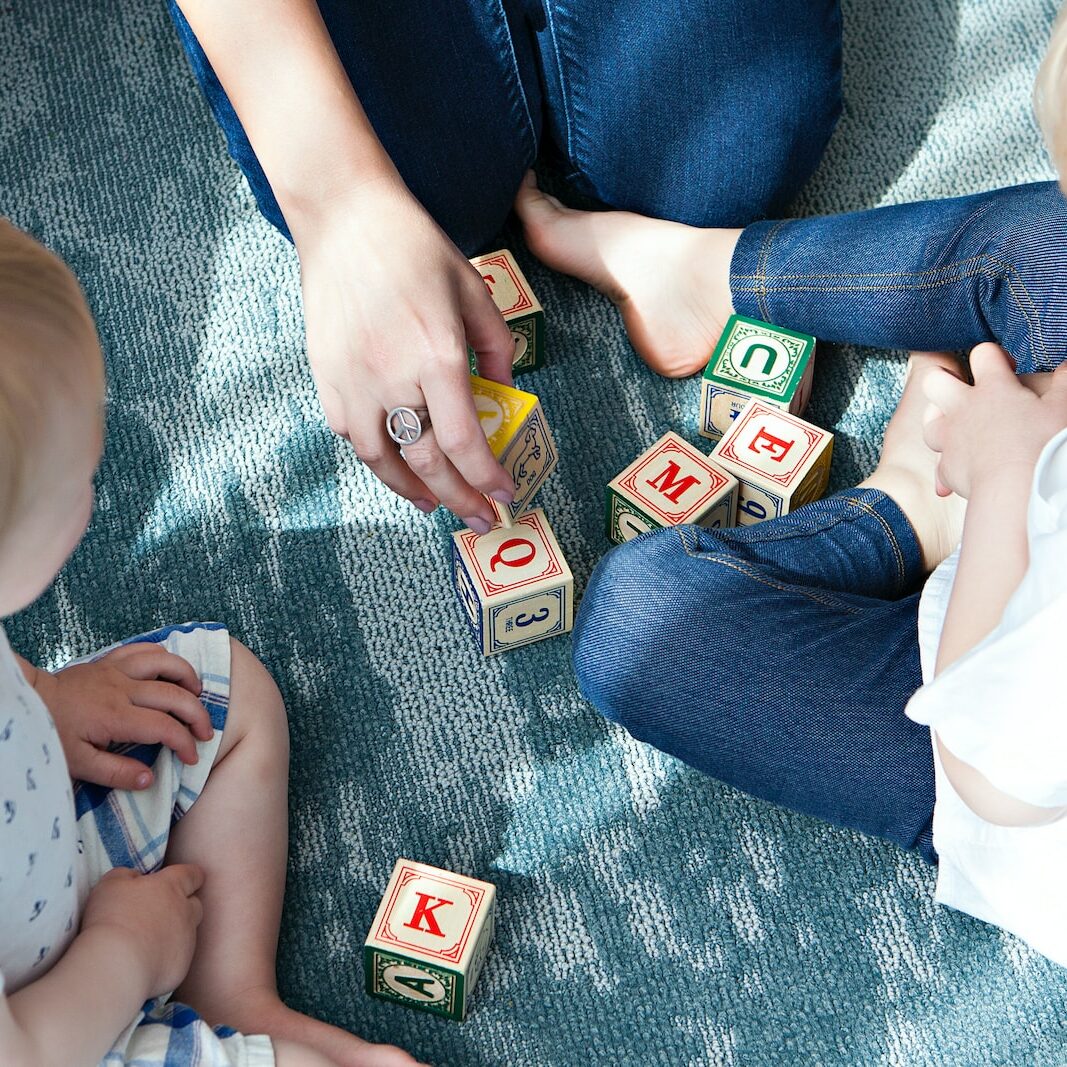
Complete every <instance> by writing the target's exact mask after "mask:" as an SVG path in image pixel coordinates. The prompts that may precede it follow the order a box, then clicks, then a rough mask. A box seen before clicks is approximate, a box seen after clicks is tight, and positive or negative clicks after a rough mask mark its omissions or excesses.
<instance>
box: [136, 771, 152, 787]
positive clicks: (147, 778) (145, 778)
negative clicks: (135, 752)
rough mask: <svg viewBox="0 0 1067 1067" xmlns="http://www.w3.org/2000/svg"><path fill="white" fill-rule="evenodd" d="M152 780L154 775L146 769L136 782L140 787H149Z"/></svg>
mask: <svg viewBox="0 0 1067 1067" xmlns="http://www.w3.org/2000/svg"><path fill="white" fill-rule="evenodd" d="M151 781H152V776H151V775H150V774H149V773H148V772H147V771H145V773H144V774H139V775H137V782H136V785H137V788H138V789H147V788H148V783H149V782H151Z"/></svg>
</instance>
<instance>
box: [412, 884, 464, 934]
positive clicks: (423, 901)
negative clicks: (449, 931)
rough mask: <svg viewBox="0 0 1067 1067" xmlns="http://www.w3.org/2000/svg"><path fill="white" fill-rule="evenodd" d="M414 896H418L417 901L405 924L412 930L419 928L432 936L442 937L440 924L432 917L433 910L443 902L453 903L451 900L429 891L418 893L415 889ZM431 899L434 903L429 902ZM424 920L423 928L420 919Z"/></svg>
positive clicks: (442, 932)
mask: <svg viewBox="0 0 1067 1067" xmlns="http://www.w3.org/2000/svg"><path fill="white" fill-rule="evenodd" d="M416 896H417V897H418V898H419V903H418V904H417V905H416V907H415V914H414V915H412V916H411V918H410V919H408V921H407V922H406V923H404V925H405V926H407V927H410V928H411V929H412V930H420V931H421V932H422V933H426V934H433V936H434V937H444V936H445V933H444V931H443V930H442V929H441V927H440V926H438V925H437V919H436V918H435V917H434V911H436V910H437V908H440V907H441V906H442V905H444V904H451V903H453V902H452V901H451V900H445V899H444V897H434V896H431V895H430V894H429V893H419V892H417V891H416ZM431 900H436V901H437V903H436V904H431V903H430V901H431ZM423 919H425V920H426V927H425V929H423V925H422V921H423Z"/></svg>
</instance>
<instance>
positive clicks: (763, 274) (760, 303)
mask: <svg viewBox="0 0 1067 1067" xmlns="http://www.w3.org/2000/svg"><path fill="white" fill-rule="evenodd" d="M787 221H788V219H782V220H781V221H780V222H777V223H775V225H774V226H772V227H771V228H770V229H769V230H768V231H767V234H766V236H765V237H764V238H763V241H762V243H761V244H760V250H759V257H758V258H757V260H756V271H757V275H756V277H757V280H758V281H761V282H763V285H762V286H761V287H760V288H757V289H756V306H757V307H758V308H759V313H760V315H761V316H762V317H763V318H764V319H766V320H769V319H770V317H771V310H770V305H769V304H768V303H767V260H768V259H770V256H771V245H772V244H774V238H775V236H776V235H777V233H778V231H779V230H780V229H781V228H782V227H783V226H784V225H785V224H786V222H787ZM738 277H741V278H747V277H750V275H746V274H741V275H738ZM731 285H732V279H731Z"/></svg>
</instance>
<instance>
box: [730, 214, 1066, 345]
mask: <svg viewBox="0 0 1067 1067" xmlns="http://www.w3.org/2000/svg"><path fill="white" fill-rule="evenodd" d="M770 236H771V235H770V234H769V235H768V238H767V239H768V240H769V239H770ZM763 266H764V265H763V264H762V263H761V268H763ZM946 272H953V273H951V274H949V276H948V277H941V278H936V280H931V281H918V280H916V281H915V282H914V283H913V284H901V283H899V282H894V283H893V284H884V283H883V284H881V285H876V284H870V285H829V286H828V285H782V284H780V283H781V282H783V281H785V282H788V281H808V282H817V281H823V280H826V281H845V280H847V279H852V278H870V279H872V280H873V279H891V278H914V279H923V278H927V277H932V276H934V275H939V274H945V273H946ZM997 272H999V273H1001V274H1002V275H1003V277H1004V280H1005V282H1006V283H1007V286H1008V292H1009V293H1010V294H1011V297H1012V300H1014V301H1015V305H1016V307H1017V308H1018V309H1019V314H1020V315H1022V317H1023V319H1024V320H1025V321H1026V324H1027V326H1028V327H1029V330H1030V336H1031V342H1032V347H1033V348H1035V349H1036V350H1037V351H1038V352H1039V353H1040V356H1041V359H1042V361H1043V362H1047V361H1048V350H1047V347H1046V345H1045V338H1044V334H1043V332H1042V330H1041V321H1040V316H1039V315H1038V314H1037V311H1036V309H1035V305H1034V298H1033V296H1032V295H1031V293H1030V290H1029V289H1028V288H1027V287H1026V283H1025V282H1024V281H1023V280H1022V279H1021V278H1020V277H1019V272H1018V271H1017V270H1016V269H1015V267H1014V266H1013V265H1012V264H1011V263H1008V262H1007V261H1006V260H1002V259H996V258H994V257H993V256H989V255H987V254H982V255H980V256H972V257H970V258H969V259H961V260H959V261H957V262H956V263H946V264H945V265H943V266H941V267H931V268H930V269H929V270H925V271H893V272H889V273H879V274H783V275H779V276H778V277H776V278H775V284H773V285H771V284H769V283H768V278H767V275H766V273H765V269H761V270H760V272H759V273H758V274H736V275H733V276H732V277H731V279H730V284H731V287H732V288H733V289H735V290H736V291H737V292H739V293H755V294H756V298H757V303H758V305H759V308H760V314H762V315H764V316H766V315H767V314H768V308H769V305H768V304H767V303H766V300H765V299H764V298H765V297H766V296H767V295H769V294H770V293H772V292H775V293H837V292H844V293H856V292H880V293H884V292H918V291H920V290H924V289H937V288H940V287H941V286H944V285H952V284H955V283H956V282H960V281H963V280H964V279H965V278H971V277H975V276H978V275H984V276H986V277H989V276H990V275H992V274H995V273H997ZM742 280H749V281H751V282H752V283H754V284H750V285H743V284H740V283H741V281H742ZM1016 287H1018V289H1017V288H1016ZM1019 290H1021V292H1022V294H1023V295H1022V296H1020V293H1019ZM1023 297H1025V300H1024V299H1023Z"/></svg>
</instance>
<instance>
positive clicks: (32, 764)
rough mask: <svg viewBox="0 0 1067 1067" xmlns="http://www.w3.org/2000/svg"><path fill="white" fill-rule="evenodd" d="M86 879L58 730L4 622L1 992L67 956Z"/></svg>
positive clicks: (0, 643)
mask: <svg viewBox="0 0 1067 1067" xmlns="http://www.w3.org/2000/svg"><path fill="white" fill-rule="evenodd" d="M82 881H83V879H82V878H81V877H80V870H79V862H78V837H77V827H76V823H75V818H74V799H73V796H72V792H71V782H70V776H69V775H68V773H67V763H66V760H65V759H64V756H63V748H62V746H61V745H60V742H59V735H58V734H57V733H56V728H55V726H54V725H53V723H52V717H51V716H50V715H49V714H48V710H47V709H46V708H45V706H44V703H43V702H42V701H41V698H40V697H39V696H38V695H37V692H36V690H35V689H34V688H33V687H32V686H31V685H30V684H29V683H28V682H27V681H26V678H25V676H24V675H23V673H22V671H21V669H20V668H19V665H18V663H17V662H16V660H15V657H14V655H13V653H12V651H11V646H10V645H9V644H8V641H7V635H6V634H5V633H4V631H3V628H2V627H0V989H3V990H5V991H6V992H8V993H13V992H15V991H16V990H17V989H19V988H20V987H21V986H23V985H25V984H26V983H27V982H30V981H34V980H35V979H37V978H39V977H40V976H41V975H42V974H44V973H45V972H46V971H47V970H48V969H49V968H50V967H51V966H52V964H53V963H55V961H56V960H57V959H59V957H60V956H62V955H63V952H64V951H65V950H66V948H67V946H68V945H69V944H70V942H71V940H72V939H73V937H74V935H75V934H76V933H77V932H78V931H77V925H78V916H79V905H80V900H79V897H80V896H81V895H83V894H82V893H81V886H80V883H81V882H82Z"/></svg>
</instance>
